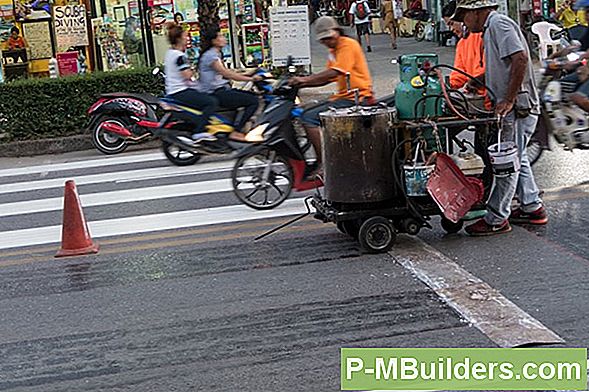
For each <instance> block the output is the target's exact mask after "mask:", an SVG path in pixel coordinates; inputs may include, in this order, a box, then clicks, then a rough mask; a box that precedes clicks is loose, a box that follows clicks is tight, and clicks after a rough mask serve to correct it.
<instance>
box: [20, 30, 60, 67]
mask: <svg viewBox="0 0 589 392" xmlns="http://www.w3.org/2000/svg"><path fill="white" fill-rule="evenodd" d="M49 24H50V21H49V20H47V21H39V22H27V23H23V25H22V30H23V31H22V33H23V36H24V37H25V39H26V40H27V43H28V44H29V49H30V51H31V60H40V59H50V58H51V57H53V46H52V44H51V26H50V25H49Z"/></svg>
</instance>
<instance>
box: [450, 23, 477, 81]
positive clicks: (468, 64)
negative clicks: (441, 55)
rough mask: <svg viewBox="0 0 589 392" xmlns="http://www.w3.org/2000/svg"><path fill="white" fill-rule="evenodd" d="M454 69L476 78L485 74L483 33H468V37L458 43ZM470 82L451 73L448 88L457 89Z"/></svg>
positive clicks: (464, 77)
mask: <svg viewBox="0 0 589 392" xmlns="http://www.w3.org/2000/svg"><path fill="white" fill-rule="evenodd" d="M454 68H458V69H460V70H462V71H464V72H466V73H467V74H469V75H472V76H475V77H478V76H481V75H483V74H484V73H485V56H484V53H483V33H470V34H469V35H468V37H466V38H463V39H461V40H460V41H458V45H456V57H455V58H454ZM469 81H470V79H469V78H467V77H466V76H464V75H462V74H461V73H458V72H456V71H453V72H452V73H451V74H450V86H451V87H452V88H453V89H459V88H461V87H463V86H464V85H465V84H466V83H468V82H469Z"/></svg>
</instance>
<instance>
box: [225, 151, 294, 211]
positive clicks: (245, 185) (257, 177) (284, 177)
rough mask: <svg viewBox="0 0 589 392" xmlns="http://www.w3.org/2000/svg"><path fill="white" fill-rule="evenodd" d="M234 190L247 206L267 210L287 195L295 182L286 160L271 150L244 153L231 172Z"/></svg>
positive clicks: (283, 199) (282, 200) (278, 203)
mask: <svg viewBox="0 0 589 392" xmlns="http://www.w3.org/2000/svg"><path fill="white" fill-rule="evenodd" d="M231 180H232V182H233V192H234V193H235V196H237V198H238V199H239V201H241V202H242V203H243V204H245V205H246V206H248V207H251V208H254V209H256V210H269V209H272V208H275V207H278V206H279V205H280V204H282V203H283V202H284V201H285V200H286V199H287V198H288V196H289V195H290V193H291V191H292V187H293V183H294V175H293V171H292V167H291V166H290V164H289V163H288V161H287V159H286V158H284V157H282V156H280V155H278V153H277V152H276V151H274V150H271V149H264V150H261V151H257V152H252V153H250V154H247V155H244V156H242V157H241V158H239V159H238V160H237V162H236V163H235V166H234V167H233V171H232V172H231Z"/></svg>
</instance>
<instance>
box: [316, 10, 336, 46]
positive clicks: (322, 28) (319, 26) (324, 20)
mask: <svg viewBox="0 0 589 392" xmlns="http://www.w3.org/2000/svg"><path fill="white" fill-rule="evenodd" d="M338 30H341V26H340V25H339V24H338V23H337V21H336V20H335V19H333V18H332V17H331V16H322V17H320V18H319V19H317V21H315V33H316V35H317V41H321V40H322V39H325V38H331V37H333V36H334V35H335V33H336V32H337V31H338Z"/></svg>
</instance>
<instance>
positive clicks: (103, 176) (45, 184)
mask: <svg viewBox="0 0 589 392" xmlns="http://www.w3.org/2000/svg"><path fill="white" fill-rule="evenodd" d="M233 165H234V163H233V162H228V161H225V162H210V163H203V164H200V165H198V164H197V165H195V166H190V167H176V166H165V167H156V168H151V169H139V170H128V171H119V172H111V173H100V174H90V175H85V176H73V177H62V178H52V179H48V180H38V181H27V182H14V183H9V184H0V194H3V193H12V192H26V191H33V190H39V189H49V188H59V187H62V186H64V184H65V182H66V181H67V180H74V181H75V182H76V185H88V184H100V183H106V182H131V181H139V180H146V179H157V178H169V177H177V176H185V175H191V174H205V173H217V172H224V171H227V170H230V169H231V168H233Z"/></svg>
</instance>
